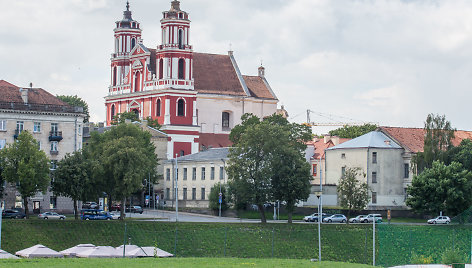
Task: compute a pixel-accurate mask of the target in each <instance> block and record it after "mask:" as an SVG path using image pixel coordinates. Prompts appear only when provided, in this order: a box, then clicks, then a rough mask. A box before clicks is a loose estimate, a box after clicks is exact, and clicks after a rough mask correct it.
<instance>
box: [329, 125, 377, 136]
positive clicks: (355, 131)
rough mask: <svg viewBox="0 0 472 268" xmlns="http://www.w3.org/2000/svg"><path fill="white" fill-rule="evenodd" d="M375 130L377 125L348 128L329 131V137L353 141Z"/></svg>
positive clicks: (346, 126)
mask: <svg viewBox="0 0 472 268" xmlns="http://www.w3.org/2000/svg"><path fill="white" fill-rule="evenodd" d="M375 129H377V125H373V124H364V125H362V126H348V125H345V126H343V127H341V128H337V129H335V130H331V131H329V135H331V136H338V137H340V138H346V139H354V138H357V137H359V136H362V135H364V134H367V133H369V132H371V131H374V130H375Z"/></svg>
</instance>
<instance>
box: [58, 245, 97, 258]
mask: <svg viewBox="0 0 472 268" xmlns="http://www.w3.org/2000/svg"><path fill="white" fill-rule="evenodd" d="M94 247H95V245H93V244H79V245H77V246H75V247H71V248H68V249H65V250H63V251H61V252H60V253H62V254H63V255H64V256H67V257H75V256H76V255H77V254H78V253H81V252H84V251H86V250H89V249H92V248H94Z"/></svg>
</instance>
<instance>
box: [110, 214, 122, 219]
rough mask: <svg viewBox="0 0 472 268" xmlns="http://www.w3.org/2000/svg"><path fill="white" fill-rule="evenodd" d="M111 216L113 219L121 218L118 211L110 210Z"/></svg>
mask: <svg viewBox="0 0 472 268" xmlns="http://www.w3.org/2000/svg"><path fill="white" fill-rule="evenodd" d="M110 215H111V218H112V219H114V220H119V219H121V216H120V212H110Z"/></svg>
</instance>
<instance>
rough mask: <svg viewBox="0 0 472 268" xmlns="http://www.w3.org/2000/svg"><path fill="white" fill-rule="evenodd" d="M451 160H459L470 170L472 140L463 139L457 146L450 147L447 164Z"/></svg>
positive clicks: (471, 165)
mask: <svg viewBox="0 0 472 268" xmlns="http://www.w3.org/2000/svg"><path fill="white" fill-rule="evenodd" d="M453 161H455V162H459V163H461V164H462V166H463V167H464V168H465V169H467V170H469V171H472V141H471V140H469V139H464V140H462V141H461V143H460V144H459V146H457V147H452V148H451V149H450V150H449V152H448V161H447V162H446V163H447V164H450V163H452V162H453Z"/></svg>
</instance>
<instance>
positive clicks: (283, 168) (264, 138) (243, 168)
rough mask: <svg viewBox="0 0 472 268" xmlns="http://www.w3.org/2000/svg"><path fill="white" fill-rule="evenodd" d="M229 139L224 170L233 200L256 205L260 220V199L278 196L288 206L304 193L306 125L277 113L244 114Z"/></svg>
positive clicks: (304, 196) (262, 219)
mask: <svg viewBox="0 0 472 268" xmlns="http://www.w3.org/2000/svg"><path fill="white" fill-rule="evenodd" d="M230 139H231V141H232V142H233V143H234V145H233V148H231V149H230V154H229V158H230V159H229V162H228V164H229V166H228V168H227V172H228V177H229V185H230V187H231V193H232V194H233V196H234V198H235V202H236V203H251V204H255V205H257V206H258V208H259V212H260V213H261V221H262V222H263V223H264V222H266V218H265V214H264V203H266V202H269V201H275V200H277V199H278V200H280V201H286V202H287V204H289V205H290V207H291V205H292V204H295V203H296V202H298V200H303V199H306V198H307V197H308V195H307V194H306V193H307V190H306V189H304V186H307V188H308V189H309V183H307V182H309V176H308V177H307V176H304V175H306V174H307V173H306V172H305V171H306V170H307V169H306V167H307V165H304V164H302V161H303V160H301V159H304V158H303V155H302V151H303V150H304V149H305V148H306V145H305V142H306V141H308V140H310V139H311V132H310V130H309V127H307V126H302V125H298V124H291V123H289V122H288V121H287V120H286V119H285V118H283V117H282V116H280V115H272V116H269V117H266V118H264V119H263V120H260V119H259V118H258V117H256V116H254V115H252V114H245V115H243V116H242V123H241V124H240V125H238V126H236V127H234V128H233V130H232V131H231V134H230ZM276 173H277V174H276ZM308 174H309V167H308ZM300 175H303V176H300ZM281 187H284V188H283V189H284V191H285V192H284V191H282V189H280V188H281ZM276 196H277V197H276ZM275 198H277V199H275Z"/></svg>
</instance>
